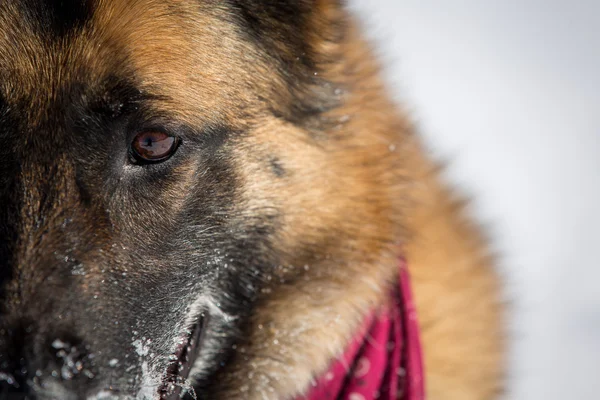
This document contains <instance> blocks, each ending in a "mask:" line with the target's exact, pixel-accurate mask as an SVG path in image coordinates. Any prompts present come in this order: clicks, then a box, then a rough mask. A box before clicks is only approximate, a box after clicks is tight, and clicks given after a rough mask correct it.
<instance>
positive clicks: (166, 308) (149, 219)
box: [0, 0, 392, 399]
mask: <svg viewBox="0 0 600 400" xmlns="http://www.w3.org/2000/svg"><path fill="white" fill-rule="evenodd" d="M332 3H333V2H332ZM332 10H333V6H331V5H330V4H329V2H324V1H323V2H320V1H314V2H308V1H306V2H300V1H290V2H280V1H272V2H271V1H267V2H254V1H233V0H232V1H227V2H221V1H209V0H203V1H200V0H189V1H152V0H146V1H95V0H88V1H64V2H54V1H44V0H18V1H10V2H2V3H0V204H1V205H2V207H1V208H0V235H1V239H0V263H1V265H0V268H1V269H0V271H1V272H0V273H1V279H2V289H1V292H0V296H1V302H2V310H1V313H2V314H1V317H0V318H1V319H0V377H1V380H2V381H3V383H2V385H3V390H4V392H3V393H28V394H29V396H31V397H32V398H33V397H35V398H40V399H45V398H61V399H71V398H72V399H79V398H86V397H90V398H94V396H100V397H101V396H103V395H107V396H108V395H112V396H115V397H118V398H121V397H122V398H145V397H146V398H155V397H156V396H158V395H162V396H163V397H164V398H178V395H179V392H180V391H181V390H180V389H179V388H180V387H186V386H189V382H191V381H192V380H193V382H195V385H196V388H197V390H198V391H200V390H202V389H203V388H210V387H212V386H211V385H215V378H214V377H215V376H216V375H215V374H218V372H219V370H220V369H221V368H222V367H223V366H224V365H226V364H227V363H228V362H229V360H230V359H231V357H232V355H231V351H232V348H233V349H235V347H236V343H237V342H238V341H243V335H244V334H245V332H248V328H247V326H246V325H247V322H246V321H247V320H248V318H250V317H251V316H252V315H253V312H254V311H253V310H254V305H255V304H257V302H260V301H261V299H262V298H264V297H269V295H272V294H273V293H276V292H277V290H276V289H273V287H275V286H285V285H288V284H290V285H291V284H293V283H294V282H298V281H302V282H303V281H304V280H305V279H306V276H308V274H309V270H310V267H312V266H317V265H318V264H319V263H320V262H322V261H323V260H325V259H330V258H331V257H336V254H337V253H336V251H337V250H336V249H338V248H339V247H340V243H342V242H344V241H347V240H348V237H349V236H351V235H354V234H356V231H357V229H358V228H357V229H354V228H352V229H347V227H350V226H358V227H359V228H361V229H367V230H368V229H369V228H368V226H366V225H368V222H365V219H364V218H363V217H364V215H363V214H361V213H362V212H363V211H361V210H362V209H365V210H369V209H371V211H373V215H379V214H381V210H383V206H382V204H380V202H378V201H377V200H373V198H374V197H376V196H377V193H371V194H370V200H369V201H368V204H367V205H365V206H361V207H360V210H359V208H357V207H356V206H355V203H353V202H356V201H357V200H356V199H358V198H359V197H361V196H363V195H364V194H365V193H364V192H366V191H367V189H365V188H361V187H360V185H358V184H357V183H356V179H358V178H355V177H351V173H347V172H345V171H347V169H348V168H349V167H348V165H344V164H343V163H342V162H340V161H339V160H340V158H339V157H338V158H337V160H336V159H335V157H337V156H336V154H335V153H336V152H339V150H336V149H337V147H336V146H338V144H339V143H340V141H343V140H345V139H344V138H343V137H339V138H335V137H333V136H334V135H333V134H331V135H329V133H327V134H326V130H331V131H335V128H336V126H338V128H339V125H341V124H343V123H344V122H345V121H346V120H347V118H345V116H343V115H342V116H341V118H340V119H339V120H336V119H335V118H336V117H335V116H325V113H326V112H329V111H330V110H332V109H335V106H336V104H337V103H338V102H339V101H340V100H341V97H342V96H343V90H342V89H343V88H341V87H339V86H337V85H335V84H333V83H331V82H327V81H326V80H324V79H321V77H320V76H319V73H320V71H321V70H320V69H319V68H318V61H317V58H318V57H319V56H318V52H319V51H320V48H321V47H322V48H326V47H327V46H333V45H334V43H335V41H336V40H338V39H340V38H338V37H336V34H335V32H333V29H332V31H331V32H329V31H327V29H321V28H319V27H318V26H317V25H319V23H321V22H319V21H320V20H319V19H318V18H315V17H314V15H316V14H318V15H320V16H321V18H324V17H322V16H323V15H325V14H327V13H332V12H333V11H332ZM340 24H341V23H340ZM325 25H327V24H325ZM331 25H332V26H333V25H335V24H331ZM318 29H321V30H320V31H319V30H318ZM315 32H321V33H322V34H319V35H318V34H316V33H315ZM382 146H383V148H385V149H387V146H388V143H383V144H382ZM376 156H377V155H376V154H373V157H376ZM369 157H371V155H367V154H363V155H362V161H359V164H360V162H364V163H365V164H367V163H368V158H369ZM377 157H380V156H377ZM353 179H354V180H353ZM361 179H364V180H365V181H369V180H376V179H377V178H376V177H370V176H363V177H361ZM363 197H364V196H363ZM367 197H369V196H367ZM357 221H361V222H358V223H357ZM388 222H389V221H384V222H381V221H378V222H377V227H378V230H379V232H385V231H386V230H388V231H389V230H391V229H392V228H390V226H391V222H389V224H388ZM386 224H387V225H386ZM348 232H350V233H348ZM378 235H383V234H381V233H379V234H378ZM365 246H367V247H370V248H371V249H372V250H373V253H376V252H377V251H378V249H379V247H382V246H383V245H380V244H379V242H378V241H377V240H376V239H372V240H371V241H370V242H368V243H359V242H357V241H353V242H352V244H351V245H349V247H351V248H353V249H360V248H363V247H365ZM378 246H379V247H378ZM348 251H350V250H348ZM326 274H327V273H326V272H324V271H321V272H319V276H322V275H326ZM207 390H209V389H207ZM128 396H129V397H128Z"/></svg>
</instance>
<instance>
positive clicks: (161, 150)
mask: <svg viewBox="0 0 600 400" xmlns="http://www.w3.org/2000/svg"><path fill="white" fill-rule="evenodd" d="M178 142H179V140H178V139H177V138H176V137H174V136H170V135H167V134H166V133H163V132H160V131H148V132H142V133H138V134H137V135H136V137H135V138H133V142H131V155H132V156H133V158H134V161H137V162H138V163H142V164H143V163H155V162H161V161H165V160H167V159H168V158H169V157H171V156H172V155H173V153H175V150H176V149H177V145H178Z"/></svg>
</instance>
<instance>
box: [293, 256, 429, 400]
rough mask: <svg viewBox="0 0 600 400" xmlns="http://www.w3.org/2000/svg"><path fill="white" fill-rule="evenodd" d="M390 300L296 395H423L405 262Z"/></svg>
mask: <svg viewBox="0 0 600 400" xmlns="http://www.w3.org/2000/svg"><path fill="white" fill-rule="evenodd" d="M392 299H393V301H391V302H390V305H389V306H388V307H386V308H385V309H382V310H380V311H378V312H376V313H375V312H374V313H372V314H371V315H369V316H368V317H367V319H366V321H365V324H364V325H363V327H362V328H361V329H360V331H359V332H358V334H357V335H356V336H355V337H354V339H353V340H352V341H351V342H350V344H349V345H348V347H347V348H346V351H345V352H344V354H343V355H342V356H341V357H340V358H338V359H337V360H336V361H335V362H334V363H333V364H332V365H331V366H330V368H329V370H328V371H327V372H326V373H325V374H323V375H322V376H321V377H320V378H319V379H318V380H316V382H315V384H314V385H313V387H312V388H311V389H310V391H309V393H308V394H307V395H306V396H304V397H299V398H298V399H297V400H334V399H343V400H374V399H378V400H398V399H401V400H423V399H424V398H425V390H424V381H423V378H424V376H423V358H422V350H421V341H420V338H419V324H418V321H417V313H416V310H415V306H414V302H413V296H412V291H411V288H410V279H409V275H408V271H407V268H406V263H404V262H401V264H400V276H399V282H398V286H397V288H395V290H394V291H393V293H392Z"/></svg>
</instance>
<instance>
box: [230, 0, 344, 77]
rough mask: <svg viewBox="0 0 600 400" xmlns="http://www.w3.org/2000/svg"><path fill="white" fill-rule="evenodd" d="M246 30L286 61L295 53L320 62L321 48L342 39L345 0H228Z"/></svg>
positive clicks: (262, 45)
mask: <svg viewBox="0 0 600 400" xmlns="http://www.w3.org/2000/svg"><path fill="white" fill-rule="evenodd" d="M230 4H231V5H232V7H233V9H234V10H235V12H236V14H237V15H238V17H239V20H240V21H241V23H242V24H243V26H242V30H243V31H245V32H247V33H248V34H249V35H250V36H251V37H252V38H253V39H254V40H255V41H257V42H258V44H259V45H260V46H261V47H264V48H266V50H267V51H268V52H269V53H271V55H274V56H276V57H277V58H278V59H282V60H285V61H290V62H291V61H294V60H297V59H298V57H300V59H301V60H302V62H303V63H305V64H306V65H307V66H310V65H311V64H312V65H317V64H319V60H320V59H321V58H322V57H327V55H326V54H323V52H327V51H328V50H330V49H331V44H334V43H336V42H339V41H341V40H342V38H343V36H344V33H345V25H346V13H345V11H344V4H345V1H344V0H230Z"/></svg>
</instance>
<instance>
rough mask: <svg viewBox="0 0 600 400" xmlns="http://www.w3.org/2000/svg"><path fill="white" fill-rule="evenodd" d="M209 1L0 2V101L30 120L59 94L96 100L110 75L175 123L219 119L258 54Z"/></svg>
mask: <svg viewBox="0 0 600 400" xmlns="http://www.w3.org/2000/svg"><path fill="white" fill-rule="evenodd" d="M71 3H72V4H71ZM209 3H210V2H202V1H190V2H185V1H162V0H161V1H154V0H140V1H128V0H115V1H102V0H87V1H65V2H55V1H47V0H46V1H45V0H19V1H16V2H0V98H3V99H4V102H5V103H9V104H10V103H11V102H17V101H19V102H20V103H21V104H23V103H25V104H26V105H27V107H28V108H29V112H31V114H32V115H34V116H36V115H37V114H39V113H42V112H44V110H46V109H47V108H48V107H49V106H50V103H51V102H53V101H55V100H56V98H57V96H58V95H60V94H61V93H63V92H64V91H65V90H70V89H71V88H74V87H76V88H78V89H79V90H80V91H81V88H86V90H85V91H84V92H85V93H84V94H85V95H88V96H89V95H90V93H93V94H102V93H101V92H102V90H103V85H105V82H106V81H107V80H110V79H114V77H118V78H120V79H122V80H128V81H130V82H134V83H135V85H136V86H137V88H138V89H139V90H140V91H144V92H147V93H149V94H155V95H156V98H160V99H161V101H162V102H163V103H164V104H162V105H161V106H162V108H163V109H165V110H166V111H171V112H173V113H175V114H179V116H180V117H181V118H187V119H189V120H192V119H198V118H200V119H201V120H206V119H207V118H210V114H212V115H219V116H220V118H227V117H228V116H231V113H232V110H234V109H235V108H236V105H235V104H234V103H238V104H239V103H241V102H243V100H244V98H247V97H248V90H247V88H248V86H251V85H255V84H256V78H255V76H252V75H253V74H251V73H250V69H252V68H253V67H255V66H256V65H255V64H257V63H258V57H255V56H253V55H252V54H253V51H254V49H253V48H252V46H251V45H250V44H249V43H248V42H245V41H244V40H242V39H241V35H240V34H239V27H237V26H236V24H235V23H233V22H232V20H233V17H232V16H231V15H230V13H231V10H228V9H227V8H226V7H215V6H214V5H212V4H209ZM71 11H72V12H71ZM249 60H250V65H249V62H248V61H249ZM224 71H226V73H224ZM245 89H246V90H245ZM203 114H204V115H203Z"/></svg>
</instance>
